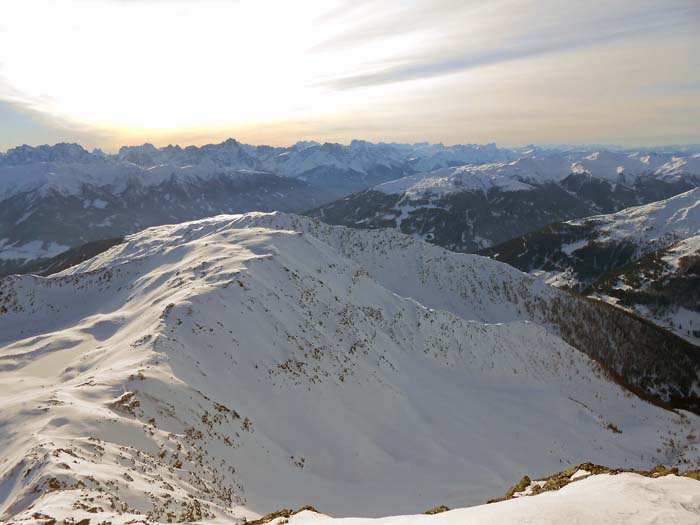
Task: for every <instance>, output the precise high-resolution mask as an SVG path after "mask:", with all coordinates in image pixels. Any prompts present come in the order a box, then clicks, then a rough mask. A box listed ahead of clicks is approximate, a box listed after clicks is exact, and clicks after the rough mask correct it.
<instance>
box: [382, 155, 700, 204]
mask: <svg viewBox="0 0 700 525" xmlns="http://www.w3.org/2000/svg"><path fill="white" fill-rule="evenodd" d="M572 173H575V174H587V175H590V176H591V177H594V178H598V179H603V180H608V181H611V182H633V181H634V179H635V178H638V177H643V176H646V177H648V178H658V179H662V180H673V179H674V178H677V177H679V176H681V175H684V174H695V175H698V174H700V156H697V155H695V156H690V157H673V156H671V155H664V154H658V153H656V154H653V153H647V154H639V153H633V154H627V153H619V152H611V151H599V152H595V153H591V154H588V155H548V156H525V157H521V158H519V159H517V160H514V161H512V162H501V163H492V164H482V165H479V166H460V167H456V168H449V169H440V170H436V171H433V172H426V173H420V174H417V175H412V176H410V177H406V178H404V179H401V180H397V181H391V182H389V183H385V184H381V185H379V186H377V188H376V189H377V190H379V191H384V192H386V193H402V194H406V195H414V196H416V195H420V194H424V193H436V194H441V193H446V192H459V191H466V190H471V189H480V190H484V191H486V190H488V189H491V188H498V189H500V190H502V191H519V190H527V189H531V186H528V185H527V184H524V183H527V182H530V183H535V184H541V183H544V182H558V181H561V180H563V179H565V178H566V177H568V176H569V175H571V174H572Z"/></svg>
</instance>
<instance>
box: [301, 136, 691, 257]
mask: <svg viewBox="0 0 700 525" xmlns="http://www.w3.org/2000/svg"><path fill="white" fill-rule="evenodd" d="M523 154H524V156H522V157H520V158H518V159H516V160H512V161H509V162H497V163H486V164H481V165H466V166H457V167H446V168H441V169H438V170H435V171H427V172H423V173H416V174H410V175H408V176H406V177H402V178H400V179H396V180H392V181H389V182H385V183H383V184H380V185H377V186H375V187H373V188H370V189H368V190H364V191H361V192H358V193H355V194H352V195H350V196H347V197H344V198H342V199H340V200H337V201H334V202H331V203H329V204H326V205H324V206H322V207H321V208H319V209H317V210H313V211H312V212H311V213H312V215H313V216H315V217H319V218H321V219H322V220H324V221H326V222H329V223H331V224H339V225H344V226H351V227H355V228H389V227H391V228H396V229H398V230H400V231H402V232H403V233H407V234H412V235H416V236H419V237H421V238H422V239H424V240H426V241H429V242H433V243H435V244H438V245H440V246H443V247H446V248H448V249H451V250H454V251H459V252H476V251H480V250H483V249H486V248H489V247H492V246H494V245H498V244H501V243H503V242H506V241H508V240H510V239H513V238H518V237H520V236H522V235H525V234H527V233H530V232H533V231H536V230H539V229H541V228H542V227H544V226H546V225H548V224H552V223H556V222H560V221H565V220H571V219H577V218H579V217H586V216H591V215H595V214H600V213H612V212H616V211H619V210H622V209H624V208H628V207H630V206H636V205H640V204H645V203H649V202H654V201H657V200H660V199H664V198H667V197H670V196H674V195H677V194H679V193H682V192H685V191H687V190H689V189H692V188H695V187H697V186H699V185H700V164H699V162H700V157H698V156H687V157H675V156H673V155H670V154H664V153H624V152H611V151H599V152H594V153H567V154H563V153H552V152H549V153H546V152H541V151H538V150H533V151H531V152H523Z"/></svg>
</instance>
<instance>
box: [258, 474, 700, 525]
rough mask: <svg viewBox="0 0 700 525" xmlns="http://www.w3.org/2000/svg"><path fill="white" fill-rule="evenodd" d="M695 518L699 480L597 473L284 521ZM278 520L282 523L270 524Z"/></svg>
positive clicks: (412, 524) (413, 523) (382, 524)
mask: <svg viewBox="0 0 700 525" xmlns="http://www.w3.org/2000/svg"><path fill="white" fill-rule="evenodd" d="M698 521H700V483H698V482H697V481H695V480H692V479H689V478H682V477H678V476H666V477H662V478H658V479H650V478H645V477H642V476H639V475H637V474H619V475H617V476H610V475H608V474H601V475H598V476H592V477H589V478H586V479H583V480H581V481H579V482H576V483H572V484H570V485H567V486H566V487H564V488H562V489H561V490H558V491H556V492H548V493H544V494H539V495H537V496H534V497H531V498H518V499H514V500H510V501H504V502H500V503H495V504H491V505H482V506H479V507H472V508H466V509H457V510H452V511H448V512H443V513H440V514H436V515H432V516H426V515H415V516H392V517H387V518H381V519H371V520H370V519H357V518H345V519H333V518H329V517H327V516H324V515H322V514H317V513H314V512H310V511H304V512H301V513H299V514H296V515H294V516H292V517H291V518H290V519H289V524H290V525H487V524H492V523H498V524H501V525H520V524H523V523H547V524H554V523H596V524H600V525H621V524H628V525H644V524H649V525H652V524H657V523H675V524H677V525H682V524H684V525H693V524H696V523H698ZM271 523H282V521H281V520H280V521H277V522H271Z"/></svg>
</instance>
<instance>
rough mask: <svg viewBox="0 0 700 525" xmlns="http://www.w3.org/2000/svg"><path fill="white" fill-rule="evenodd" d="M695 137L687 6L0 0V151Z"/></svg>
mask: <svg viewBox="0 0 700 525" xmlns="http://www.w3.org/2000/svg"><path fill="white" fill-rule="evenodd" d="M228 137H235V138H236V139H238V140H240V141H243V142H248V143H252V144H272V145H289V144H292V143H294V142H296V141H298V140H319V141H329V142H341V143H347V142H349V141H350V140H352V139H365V140H372V141H386V142H419V141H430V142H443V143H445V144H457V143H487V142H496V143H498V144H500V145H504V146H508V145H522V144H529V143H537V144H584V143H587V144H591V143H594V144H618V145H623V146H651V145H667V144H687V143H700V0H655V1H650V0H607V1H601V0H537V1H529V0H373V1H365V0H351V1H346V0H322V1H321V0H296V1H284V0H278V1H272V0H2V3H0V150H6V149H7V148H10V147H13V146H16V145H18V144H24V143H26V144H32V145H38V144H44V143H55V142H61V141H68V142H79V143H81V144H83V145H84V146H86V147H100V148H103V149H105V150H106V151H113V150H115V149H118V147H119V146H120V145H124V144H138V143H143V142H146V141H147V142H151V143H154V144H156V145H166V144H170V143H178V144H181V145H185V144H203V143H210V142H218V141H221V140H224V139H226V138H228Z"/></svg>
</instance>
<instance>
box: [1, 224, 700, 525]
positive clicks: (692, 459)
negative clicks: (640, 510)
mask: <svg viewBox="0 0 700 525" xmlns="http://www.w3.org/2000/svg"><path fill="white" fill-rule="evenodd" d="M571 297H573V296H570V295H569V294H566V293H565V292H562V291H557V290H554V289H552V288H549V287H547V286H545V285H543V284H541V283H538V282H536V281H535V280H534V279H532V278H530V277H528V276H527V275H525V274H522V273H520V272H518V271H517V270H514V269H511V268H509V267H507V266H506V265H503V264H500V263H497V262H494V261H491V260H488V259H485V258H482V257H478V256H467V255H460V254H455V253H449V252H447V251H445V250H442V249H441V248H438V247H435V246H431V245H428V244H425V243H423V242H421V241H416V240H415V239H412V238H410V237H407V236H404V235H401V234H398V233H396V232H386V231H373V232H366V231H354V230H348V229H345V228H340V227H330V226H327V225H323V224H320V223H318V222H316V221H314V220H312V219H309V218H303V217H297V216H294V215H285V214H279V213H275V214H262V213H252V214H245V215H236V216H218V217H214V218H211V219H204V220H200V221H195V222H191V223H185V224H180V225H170V226H159V227H155V228H151V229H148V230H144V231H143V232H141V233H138V234H134V235H131V236H129V237H127V238H126V239H125V242H124V243H122V244H118V245H116V246H114V247H112V248H110V249H108V250H107V251H105V252H103V253H101V254H99V255H97V256H95V257H94V258H92V259H90V260H88V261H85V262H83V263H81V264H79V265H78V266H75V267H72V268H69V269H67V270H65V271H63V272H61V273H59V274H56V275H54V276H51V277H46V278H44V277H36V276H32V275H26V276H14V277H9V278H5V279H3V280H2V281H0V312H1V314H0V389H1V390H2V392H3V395H4V396H3V407H2V410H0V444H2V450H3V455H2V460H1V461H0V520H1V521H10V522H12V523H46V522H49V521H50V520H51V519H55V520H64V519H68V520H69V521H71V520H72V521H74V522H79V521H80V520H90V521H89V523H91V524H93V525H94V524H97V523H101V522H104V521H109V522H111V523H113V524H121V523H127V522H132V520H148V521H151V522H174V521H188V522H189V521H203V522H215V521H216V522H226V523H235V522H240V521H242V520H243V519H244V518H254V517H257V516H259V515H262V514H266V513H268V512H270V511H272V510H275V509H277V508H281V507H287V506H291V507H295V508H297V507H299V506H301V505H302V504H312V505H314V506H316V507H317V508H319V509H321V510H322V511H324V512H326V513H328V514H331V515H334V516H348V515H361V516H378V515H386V514H407V513H418V512H421V511H423V510H425V509H427V508H430V507H434V506H436V505H438V504H446V505H449V506H450V507H460V506H466V505H475V504H480V503H483V502H484V501H486V500H487V499H489V498H490V497H493V496H494V495H498V494H502V493H503V492H504V491H505V489H506V488H507V487H508V486H509V485H510V484H512V481H513V480H514V479H518V478H519V477H520V476H521V475H522V474H523V473H525V472H527V473H530V474H531V475H535V476H537V475H544V474H548V473H551V472H554V471H558V470H561V469H562V468H565V467H567V466H570V465H573V464H577V463H581V462H582V461H594V462H597V463H601V464H608V465H613V466H621V467H629V468H649V467H651V466H653V465H656V464H658V463H663V464H666V465H670V466H673V465H677V466H682V467H684V468H690V467H692V466H695V465H697V464H698V461H699V460H700V452H699V451H698V449H697V442H698V437H697V436H696V435H695V434H696V431H697V428H699V425H700V420H699V419H698V416H697V415H695V414H693V413H691V412H688V411H684V410H676V411H670V410H666V409H663V408H661V407H659V406H656V405H653V404H650V403H648V402H646V401H644V400H642V399H640V398H639V397H637V396H635V395H634V394H632V393H630V391H628V390H626V389H624V388H622V387H621V386H620V385H619V384H617V383H616V382H614V381H612V380H611V376H610V374H609V373H608V372H606V369H607V368H611V369H613V368H614V367H615V366H616V364H619V365H620V366H621V368H620V370H619V371H618V373H619V374H620V375H621V376H624V377H626V378H627V380H629V381H633V380H636V381H637V386H638V388H640V389H644V388H646V389H647V391H648V392H649V393H655V395H657V397H659V398H660V399H661V398H663V397H664V396H667V397H669V399H671V398H673V396H676V397H679V396H681V395H686V396H687V395H691V394H692V393H693V392H697V372H696V371H693V370H692V368H691V370H690V372H689V374H690V375H689V376H686V377H684V378H682V379H681V380H678V379H677V377H676V376H675V375H674V372H673V371H672V370H671V369H670V368H663V367H661V368H657V369H651V368H649V366H651V365H649V363H647V361H646V359H647V357H649V356H646V355H645V354H644V352H645V350H644V347H643V345H642V346H641V347H640V348H641V350H640V352H639V354H634V353H631V354H630V355H624V356H620V355H616V356H608V357H610V363H609V364H606V365H604V366H601V364H599V363H598V362H596V361H595V360H593V359H592V358H591V357H589V356H588V355H586V353H584V352H583V351H581V350H579V349H577V348H574V347H573V346H571V345H570V344H569V343H567V342H566V341H565V340H564V339H563V338H568V339H569V340H571V341H575V340H576V337H584V336H585V334H584V333H583V332H581V331H580V330H583V328H578V329H577V328H571V329H569V330H568V331H566V330H564V329H563V328H562V326H563V325H562V324H561V323H560V321H557V320H556V318H555V317H554V314H553V313H552V312H551V311H550V310H551V309H553V310H557V312H558V315H573V312H574V309H575V308H579V313H580V314H581V315H582V316H584V317H582V318H581V322H578V321H575V322H573V323H570V324H574V325H576V324H577V323H578V324H579V325H581V326H590V327H589V328H588V330H590V334H589V335H590V336H591V337H592V334H593V332H600V333H601V334H602V336H601V337H604V338H606V339H607V340H608V341H612V342H613V343H614V342H615V341H616V339H615V337H617V336H616V334H615V333H614V332H613V331H612V330H610V329H609V328H608V325H606V324H605V321H604V319H603V318H604V317H605V316H603V315H601V314H598V313H596V312H597V310H595V311H594V310H591V311H590V312H589V313H586V311H584V310H585V308H584V307H583V306H582V305H584V304H589V303H588V302H586V301H584V300H583V299H581V300H578V299H576V301H580V303H576V302H571V301H574V299H571ZM590 304H591V305H592V306H591V307H590V308H591V309H592V308H594V307H596V308H597V306H595V305H593V303H590ZM567 305H571V306H567ZM566 308H569V310H567V309H566ZM581 309H583V310H581ZM581 311H583V313H581ZM620 315H626V314H624V313H622V314H620ZM586 316H589V317H586ZM596 316H597V317H596ZM629 319H630V320H631V321H630V322H639V321H637V320H635V319H634V318H633V317H629ZM584 321H585V322H584ZM616 323H617V324H616V325H617V326H619V320H618V321H616ZM640 326H645V325H640ZM649 330H653V327H652V328H649ZM572 334H573V335H572ZM576 334H578V335H576ZM582 334H583V335H582ZM639 334H640V337H644V332H643V330H642V329H641V328H640V329H639ZM648 337H649V338H651V339H650V340H652V339H653V337H655V336H653V335H648ZM611 344H612V343H608V346H607V347H603V348H602V351H606V352H607V350H606V348H607V349H611V348H613V347H612V346H611ZM597 346H599V345H597ZM599 350H600V349H599ZM618 350H619V345H618ZM584 351H586V349H584ZM588 351H589V352H592V350H590V349H588ZM657 351H658V347H657ZM681 357H682V356H673V359H672V360H673V361H678V360H679V359H681ZM623 358H624V359H623ZM665 358H666V356H660V355H657V356H656V360H655V361H656V363H662V364H663V363H664V362H665ZM618 359H620V361H617V360H618ZM654 366H657V365H654ZM626 367H628V368H626ZM682 368H685V369H688V368H689V366H683V367H682ZM679 373H680V372H679ZM693 373H694V374H695V375H694V376H693ZM635 374H636V375H635ZM663 374H667V376H664V375H663ZM662 379H663V381H662ZM674 381H675V382H674ZM650 395H651V394H650ZM601 479H602V478H601ZM603 481H604V479H603ZM656 481H657V482H658V483H656V484H654V485H653V486H650V487H651V488H648V491H654V490H656V491H658V493H659V494H665V493H666V492H664V491H672V489H671V488H669V487H670V485H668V484H672V483H675V482H676V481H674V480H673V479H672V477H669V478H664V480H656ZM585 482H587V480H583V481H580V482H577V483H575V484H573V485H572V486H571V487H565V488H564V489H562V494H563V495H564V496H566V494H567V492H564V491H567V490H568V491H573V490H578V489H576V486H577V485H579V484H581V485H582V486H583V484H584V483H585ZM686 482H692V483H697V482H696V481H694V480H689V479H685V478H684V479H683V480H682V481H680V482H678V483H680V484H683V492H678V493H674V494H676V496H675V497H674V498H675V499H673V501H670V500H669V502H667V501H666V500H657V502H656V504H655V503H649V505H650V506H652V507H653V506H654V505H656V507H654V508H655V509H656V510H655V511H656V512H665V511H664V509H662V508H661V507H664V508H665V509H666V510H668V509H667V508H666V507H669V506H671V507H673V505H675V506H676V507H678V508H680V505H681V503H685V504H686V506H685V507H683V509H685V510H684V512H687V513H690V512H692V511H693V508H695V510H697V501H698V493H697V488H695V485H692V486H686V485H685V483H686ZM640 483H641V482H640ZM645 483H646V482H645ZM586 486H587V485H586ZM679 486H680V485H679ZM630 487H632V488H630ZM594 488H595V489H597V490H599V491H600V492H601V493H605V494H608V493H611V494H612V493H614V492H611V491H609V490H608V487H607V486H606V485H605V483H603V482H601V484H600V485H595V486H594ZM616 490H619V491H622V493H634V494H636V495H637V496H636V497H638V498H641V497H642V496H640V494H645V493H646V492H644V491H645V490H647V489H644V487H642V486H641V485H640V484H639V483H637V484H636V485H635V484H634V483H632V484H631V485H630V486H629V487H626V486H618V487H617V489H616ZM648 491H647V492H648ZM574 495H575V494H574ZM545 496H548V495H543V496H535V497H533V498H526V499H531V500H532V501H533V502H534V501H535V499H536V498H540V497H545ZM564 496H562V498H563V499H562V501H563V502H564V503H562V505H566V501H571V500H566V499H565V498H564ZM588 497H591V496H590V494H589V496H588ZM631 501H634V500H631ZM658 501H662V503H659V502H658ZM689 502H690V503H689ZM691 503H692V504H693V505H695V507H692V505H691ZM515 505H531V504H530V503H525V504H521V503H519V502H514V503H511V502H504V503H498V504H495V505H494V506H493V508H494V509H496V508H503V509H506V510H507V509H509V508H513V507H514V506H515ZM671 507H669V508H671ZM676 507H673V508H676ZM479 508H480V507H477V508H475V509H471V510H470V509H466V510H464V511H454V512H457V513H458V514H450V513H445V514H442V515H440V516H435V517H433V518H430V520H431V521H429V523H452V522H453V521H446V520H448V519H449V520H452V519H453V518H454V519H455V520H461V517H460V516H461V514H459V513H460V512H465V513H466V512H482V511H479V510H478V509H479ZM489 508H491V507H489ZM494 511H495V510H494ZM494 511H491V510H488V509H487V510H486V511H485V512H487V514H486V516H488V515H489V514H488V513H489V512H494ZM523 512H525V515H527V512H532V509H530V510H529V511H528V510H527V509H525V508H524V507H523ZM552 512H554V511H552ZM551 515H552V516H553V515H554V514H551ZM474 516H477V517H478V514H474ZM504 516H505V514H504ZM415 519H416V520H417V521H416V523H423V522H424V520H426V519H428V518H423V517H420V516H419V517H416V518H415ZM475 519H476V518H475ZM478 519H481V521H474V523H477V522H484V523H485V522H488V521H489V520H488V519H487V518H483V519H482V518H478ZM504 519H505V518H504ZM315 520H316V521H315ZM318 520H327V521H328V520H330V518H327V517H324V516H322V515H312V516H309V513H302V514H300V515H298V516H296V517H294V518H293V521H291V522H292V523H299V524H303V523H309V524H311V523H316V522H318ZM396 520H398V521H396ZM328 522H329V523H330V521H328ZM394 522H396V523H398V522H401V523H404V522H405V523H410V522H409V521H401V519H399V518H396V519H395V521H394ZM460 522H461V523H466V522H468V521H460ZM387 523H393V522H391V521H387Z"/></svg>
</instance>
